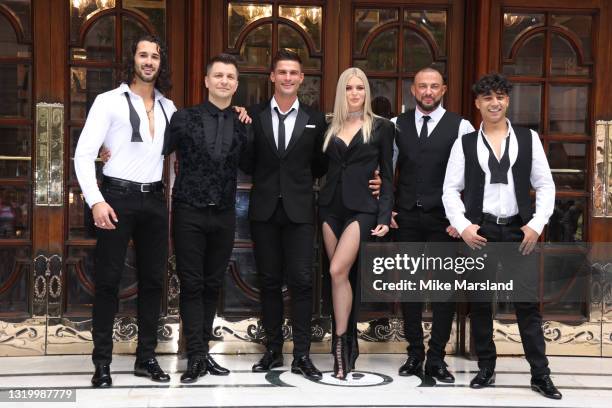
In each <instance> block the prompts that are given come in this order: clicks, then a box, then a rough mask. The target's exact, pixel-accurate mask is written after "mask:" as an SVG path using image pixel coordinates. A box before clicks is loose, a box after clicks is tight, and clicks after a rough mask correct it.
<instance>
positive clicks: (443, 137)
mask: <svg viewBox="0 0 612 408" xmlns="http://www.w3.org/2000/svg"><path fill="white" fill-rule="evenodd" d="M414 117H415V111H414V109H411V110H409V111H408V112H405V113H402V114H401V115H399V116H398V117H397V127H398V128H399V132H398V133H397V137H396V139H395V143H396V144H397V147H398V149H399V155H398V158H397V168H398V170H399V179H398V184H397V191H396V197H397V199H396V201H395V207H396V209H401V210H410V209H412V208H413V207H414V206H415V204H416V202H417V201H419V202H420V204H421V205H422V206H423V209H424V210H426V211H429V210H431V209H433V208H444V207H443V205H442V185H443V184H444V174H445V173H446V164H447V163H448V157H449V155H450V151H451V148H452V147H453V143H454V142H455V140H456V139H457V134H458V133H459V125H460V124H461V119H462V118H461V116H459V115H457V114H455V113H453V112H449V111H446V112H445V113H444V115H443V116H442V119H441V120H440V122H439V123H438V124H437V125H436V127H435V128H434V130H433V132H431V134H430V135H429V137H426V138H425V140H420V138H419V136H418V135H419V132H420V129H417V128H416V126H415V119H414ZM429 126H431V124H430V125H429Z"/></svg>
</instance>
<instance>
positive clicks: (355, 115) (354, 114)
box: [347, 110, 363, 119]
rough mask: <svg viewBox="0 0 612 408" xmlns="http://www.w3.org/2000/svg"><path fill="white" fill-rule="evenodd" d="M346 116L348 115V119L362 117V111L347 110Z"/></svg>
mask: <svg viewBox="0 0 612 408" xmlns="http://www.w3.org/2000/svg"><path fill="white" fill-rule="evenodd" d="M347 117H348V119H356V118H362V117H363V111H362V110H359V111H354V112H349V113H348V116H347Z"/></svg>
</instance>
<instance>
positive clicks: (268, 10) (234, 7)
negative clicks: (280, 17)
mask: <svg viewBox="0 0 612 408" xmlns="http://www.w3.org/2000/svg"><path fill="white" fill-rule="evenodd" d="M265 17H272V5H271V4H261V5H259V4H257V3H255V2H253V3H246V4H245V3H240V4H236V3H231V2H230V3H229V4H228V5H227V18H228V27H229V30H228V43H229V46H230V47H231V48H234V47H236V40H237V39H238V36H239V35H240V32H241V31H242V29H243V28H244V27H246V26H247V25H249V24H251V23H252V22H254V21H257V20H259V19H261V18H265Z"/></svg>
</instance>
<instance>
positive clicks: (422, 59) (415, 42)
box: [403, 29, 433, 72]
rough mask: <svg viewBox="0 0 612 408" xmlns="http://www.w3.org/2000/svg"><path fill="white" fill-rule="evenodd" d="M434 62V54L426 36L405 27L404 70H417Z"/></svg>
mask: <svg viewBox="0 0 612 408" xmlns="http://www.w3.org/2000/svg"><path fill="white" fill-rule="evenodd" d="M432 62H433V55H432V54H431V50H430V48H429V45H428V44H427V41H426V40H425V38H423V37H421V35H420V34H419V33H417V32H416V31H412V30H409V29H404V64H403V65H404V67H403V68H404V72H417V71H418V70H419V69H421V68H424V67H427V66H430V65H431V63H432Z"/></svg>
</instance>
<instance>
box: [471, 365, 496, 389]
mask: <svg viewBox="0 0 612 408" xmlns="http://www.w3.org/2000/svg"><path fill="white" fill-rule="evenodd" d="M493 384H495V370H493V369H492V368H481V369H480V370H479V371H478V374H476V377H474V378H472V381H470V387H471V388H484V387H488V386H490V385H493Z"/></svg>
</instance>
